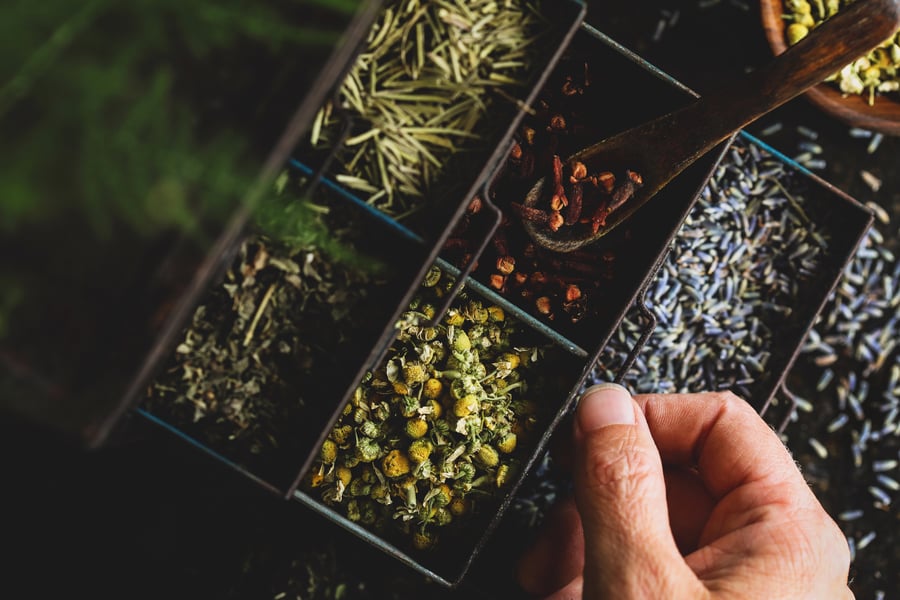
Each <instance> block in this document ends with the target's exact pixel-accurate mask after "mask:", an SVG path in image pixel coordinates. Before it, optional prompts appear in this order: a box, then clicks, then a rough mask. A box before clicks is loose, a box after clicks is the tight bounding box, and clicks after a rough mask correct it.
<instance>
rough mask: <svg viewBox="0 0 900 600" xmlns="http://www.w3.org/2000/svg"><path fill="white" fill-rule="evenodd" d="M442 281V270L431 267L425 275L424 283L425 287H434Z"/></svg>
mask: <svg viewBox="0 0 900 600" xmlns="http://www.w3.org/2000/svg"><path fill="white" fill-rule="evenodd" d="M440 280H441V270H440V269H439V268H438V267H431V268H430V269H428V272H427V273H425V280H424V281H422V285H423V286H424V287H427V288H428V287H434V286H436V285H437V284H438V282H439V281H440Z"/></svg>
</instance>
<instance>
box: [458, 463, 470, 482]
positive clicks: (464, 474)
mask: <svg viewBox="0 0 900 600" xmlns="http://www.w3.org/2000/svg"><path fill="white" fill-rule="evenodd" d="M455 479H456V480H457V481H462V482H463V483H469V482H470V481H472V480H473V479H475V465H473V464H472V463H469V462H462V463H459V464H458V465H457V467H456V477H455Z"/></svg>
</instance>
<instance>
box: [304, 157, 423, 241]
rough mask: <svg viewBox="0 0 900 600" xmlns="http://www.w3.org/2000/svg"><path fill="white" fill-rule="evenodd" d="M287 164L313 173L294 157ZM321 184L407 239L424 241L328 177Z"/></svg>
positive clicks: (313, 172) (310, 174) (305, 172)
mask: <svg viewBox="0 0 900 600" xmlns="http://www.w3.org/2000/svg"><path fill="white" fill-rule="evenodd" d="M288 164H289V165H290V166H291V167H293V168H295V169H296V170H298V171H300V172H301V173H303V174H304V175H306V176H308V177H312V176H313V175H315V171H313V170H312V168H310V167H309V166H307V165H305V164H303V163H302V162H300V161H299V160H297V159H296V158H291V159H289V160H288ZM322 184H323V185H324V186H325V187H327V188H328V189H329V190H331V191H332V192H335V193H336V194H338V195H339V196H340V197H341V198H343V199H344V200H348V201H349V202H352V203H353V204H355V205H356V206H358V207H359V208H361V209H363V210H365V211H366V212H368V213H369V214H370V215H372V216H373V217H375V218H376V219H378V220H379V221H381V222H382V223H384V224H385V225H387V226H388V227H390V228H391V229H394V230H395V231H397V232H399V233H400V234H401V235H403V236H404V237H406V238H407V239H410V240H413V241H414V242H419V243H424V242H425V239H424V238H422V236H420V235H419V234H417V233H415V232H413V231H412V230H410V229H409V228H407V227H404V226H403V225H401V224H400V223H398V222H397V221H395V220H394V219H392V218H391V217H389V216H388V215H386V214H384V213H383V212H381V211H380V210H378V209H377V208H375V207H374V206H372V205H371V204H369V203H367V202H364V201H363V200H362V199H361V198H359V197H358V196H356V195H355V194H352V193H350V192H349V191H347V190H346V189H344V187H342V186H340V185H338V184H337V183H335V182H334V181H332V180H330V179H328V178H327V177H322Z"/></svg>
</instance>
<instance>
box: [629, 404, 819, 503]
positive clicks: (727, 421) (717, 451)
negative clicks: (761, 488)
mask: <svg viewBox="0 0 900 600" xmlns="http://www.w3.org/2000/svg"><path fill="white" fill-rule="evenodd" d="M635 401H636V402H637V403H638V405H639V406H641V408H642V409H643V412H644V415H645V416H646V418H647V424H648V425H649V427H650V431H651V433H652V434H653V439H654V441H655V442H656V446H657V448H659V452H660V455H661V456H662V459H663V461H664V462H666V463H667V464H679V465H685V466H694V465H696V466H697V468H698V471H699V473H700V477H701V478H702V479H703V482H704V483H705V484H706V487H707V489H709V491H710V492H711V493H712V494H713V496H714V497H715V498H717V499H718V498H722V497H723V496H724V495H725V494H727V493H728V492H730V491H731V490H734V489H736V488H738V487H739V486H742V485H744V484H747V483H750V482H761V483H762V484H764V485H766V487H770V486H771V488H772V489H771V490H770V491H772V492H774V493H776V494H777V495H776V496H771V495H770V496H766V497H767V498H769V499H770V500H771V503H773V504H774V503H778V502H781V501H786V500H791V499H794V498H796V495H797V494H803V495H804V496H807V495H811V493H810V492H809V489H808V487H807V486H806V484H805V482H804V481H803V477H802V476H801V475H800V472H799V470H798V469H797V467H796V466H795V465H794V461H793V459H792V458H791V456H790V454H789V453H788V451H787V450H786V449H785V447H784V445H783V444H782V443H781V440H779V439H778V436H777V435H776V434H775V432H774V431H772V429H771V428H770V427H769V426H768V425H767V424H766V423H765V421H763V420H762V418H760V417H759V415H757V414H756V412H755V411H754V410H753V408H752V407H751V406H750V405H749V404H747V403H746V402H744V401H743V400H741V399H740V398H738V397H737V396H735V395H734V394H731V393H730V392H716V393H706V394H665V395H658V394H647V395H639V396H636V397H635ZM775 484H778V485H775Z"/></svg>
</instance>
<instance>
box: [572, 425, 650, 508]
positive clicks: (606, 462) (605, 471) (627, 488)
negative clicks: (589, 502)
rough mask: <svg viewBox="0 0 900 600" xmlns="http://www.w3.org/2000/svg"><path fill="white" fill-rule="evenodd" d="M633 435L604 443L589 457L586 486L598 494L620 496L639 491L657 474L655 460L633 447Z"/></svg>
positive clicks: (635, 446) (643, 450) (634, 444)
mask: <svg viewBox="0 0 900 600" xmlns="http://www.w3.org/2000/svg"><path fill="white" fill-rule="evenodd" d="M633 438H634V436H633V435H626V436H623V439H620V440H619V443H617V444H612V445H611V444H608V443H606V444H604V446H603V447H602V448H600V449H596V448H595V450H596V451H595V452H592V453H591V454H590V457H591V458H590V464H589V475H590V481H589V484H590V485H591V487H593V488H595V490H596V491H597V492H599V493H606V494H610V495H614V496H618V497H621V496H623V495H629V494H632V493H633V492H634V491H635V490H638V489H640V487H641V486H642V484H643V482H644V481H647V480H649V479H651V478H652V477H653V476H654V475H656V473H657V471H658V464H657V463H658V459H656V460H654V458H655V457H653V456H652V455H651V454H650V452H649V451H648V450H646V449H645V448H644V447H643V446H641V445H639V444H636V443H635V440H634V439H633Z"/></svg>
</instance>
